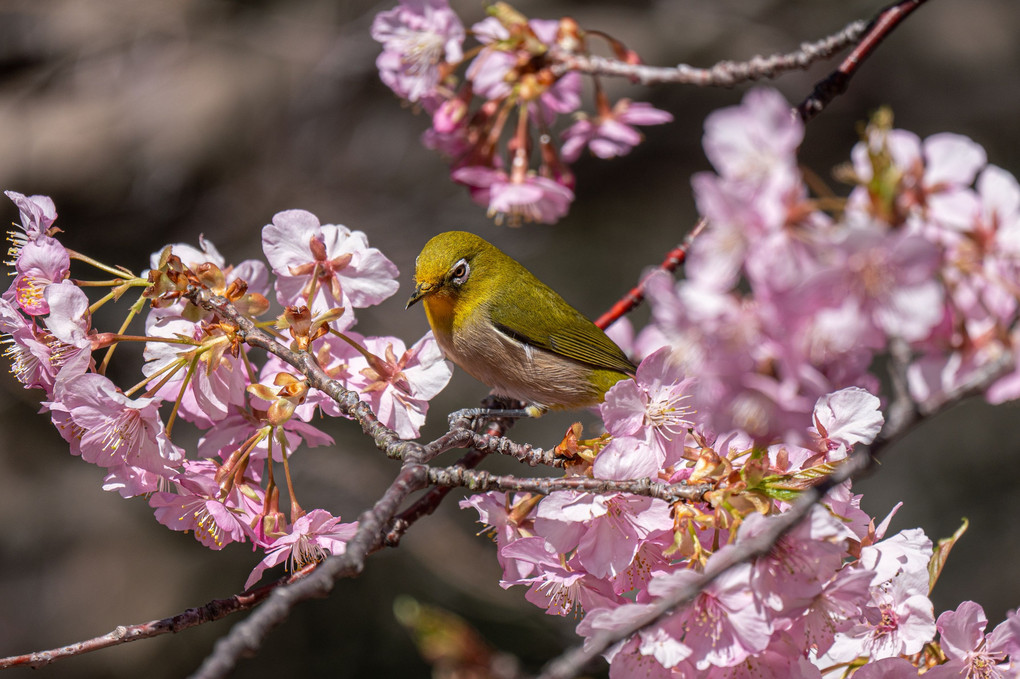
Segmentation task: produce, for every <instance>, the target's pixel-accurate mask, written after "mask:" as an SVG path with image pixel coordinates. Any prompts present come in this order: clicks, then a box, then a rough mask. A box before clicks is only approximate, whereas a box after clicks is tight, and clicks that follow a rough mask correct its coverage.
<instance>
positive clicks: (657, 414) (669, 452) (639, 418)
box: [593, 347, 694, 479]
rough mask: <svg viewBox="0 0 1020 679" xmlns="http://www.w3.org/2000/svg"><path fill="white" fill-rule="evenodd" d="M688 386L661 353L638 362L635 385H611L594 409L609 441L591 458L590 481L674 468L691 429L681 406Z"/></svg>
mask: <svg viewBox="0 0 1020 679" xmlns="http://www.w3.org/2000/svg"><path fill="white" fill-rule="evenodd" d="M692 382H693V380H691V379H690V378H687V379H685V378H684V376H683V374H682V372H681V368H680V365H679V364H678V361H677V360H676V358H675V357H674V356H673V352H672V350H671V349H670V348H669V347H664V348H663V349H660V350H659V351H656V352H655V353H654V354H652V355H651V356H649V357H648V358H646V359H645V360H644V361H642V362H641V365H640V366H638V370H637V375H636V378H635V379H633V380H620V381H619V382H617V383H616V384H615V385H613V387H612V388H611V389H610V390H609V391H608V392H606V397H605V401H604V402H603V403H602V405H601V406H600V408H599V411H600V412H601V414H602V420H603V421H604V422H605V423H606V430H607V431H608V432H609V433H610V434H612V435H613V440H612V441H610V443H609V445H608V446H606V447H605V448H604V449H603V450H602V451H601V452H600V453H599V455H598V457H596V458H595V465H594V467H593V471H594V473H595V476H596V478H601V479H637V478H642V477H645V476H655V475H656V474H657V473H658V471H659V470H660V469H662V468H663V467H665V466H666V465H668V464H672V463H673V462H675V461H676V460H677V458H678V457H679V455H680V454H682V453H683V444H684V440H685V439H686V436H687V429H688V428H690V427H693V426H694V425H693V423H692V421H691V420H690V419H689V418H690V417H691V416H692V414H693V409H692V408H691V407H690V406H689V405H687V403H688V399H689V398H690V393H689V391H690V387H691V384H692Z"/></svg>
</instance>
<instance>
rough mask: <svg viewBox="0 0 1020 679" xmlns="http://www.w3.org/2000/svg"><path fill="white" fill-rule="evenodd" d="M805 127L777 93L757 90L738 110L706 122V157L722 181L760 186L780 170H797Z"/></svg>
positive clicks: (720, 112)
mask: <svg viewBox="0 0 1020 679" xmlns="http://www.w3.org/2000/svg"><path fill="white" fill-rule="evenodd" d="M803 138H804V124H803V123H802V122H801V120H800V118H799V117H798V116H797V115H796V114H795V112H794V111H793V109H792V107H791V106H790V104H789V103H787V101H786V100H785V99H784V98H783V96H782V95H781V94H780V93H779V92H777V91H776V90H773V89H770V88H765V87H759V88H755V89H753V90H751V91H749V92H748V93H747V94H745V95H744V98H743V100H742V101H741V102H740V105H739V106H731V107H728V108H724V109H720V110H718V111H715V112H713V113H711V114H710V115H709V116H708V118H706V119H705V141H704V145H705V155H707V156H708V159H709V160H710V161H711V162H712V165H713V166H714V167H715V169H716V171H717V172H718V173H719V174H720V175H721V176H722V177H724V178H727V179H739V180H751V181H754V182H756V183H757V182H760V181H761V180H763V179H764V178H766V177H768V176H769V175H771V174H773V173H774V172H775V168H777V167H782V166H794V167H795V166H796V164H797V158H796V152H797V147H799V146H800V143H801V141H802V140H803Z"/></svg>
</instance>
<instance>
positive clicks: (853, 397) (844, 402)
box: [812, 387, 885, 460]
mask: <svg viewBox="0 0 1020 679" xmlns="http://www.w3.org/2000/svg"><path fill="white" fill-rule="evenodd" d="M879 406H880V402H879V400H878V397H877V396H874V395H872V394H870V393H869V392H867V391H866V390H864V389H860V388H859V387H848V388H846V389H841V390H840V391H837V392H833V393H831V394H826V395H825V396H822V397H821V398H819V399H818V402H817V403H815V410H814V415H813V418H814V425H813V427H812V430H813V431H812V433H813V434H815V436H817V438H818V441H819V444H820V445H821V446H822V448H823V450H824V451H825V452H826V456H827V458H828V459H829V460H841V459H843V458H844V457H846V456H847V455H848V454H849V453H850V451H852V450H853V447H854V446H855V445H857V444H858V443H864V444H868V443H871V442H872V441H874V440H875V437H876V436H878V432H879V431H881V430H882V425H883V424H884V423H885V418H884V417H883V416H882V411H881V410H880V409H879Z"/></svg>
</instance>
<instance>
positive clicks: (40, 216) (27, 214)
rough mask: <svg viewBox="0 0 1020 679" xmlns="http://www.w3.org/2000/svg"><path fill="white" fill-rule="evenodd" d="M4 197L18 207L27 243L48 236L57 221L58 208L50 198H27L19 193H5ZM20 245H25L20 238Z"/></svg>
mask: <svg viewBox="0 0 1020 679" xmlns="http://www.w3.org/2000/svg"><path fill="white" fill-rule="evenodd" d="M4 195H6V196H7V197H8V198H10V199H11V200H12V201H13V202H14V204H15V205H17V206H18V212H20V213H21V230H22V231H24V232H25V239H26V240H27V241H35V240H38V239H39V238H40V237H41V236H43V235H46V232H47V231H49V228H50V226H52V225H53V222H55V221H56V219H57V208H56V206H55V205H54V204H53V199H52V198H50V197H49V196H26V195H24V194H22V193H18V192H17V191H4ZM18 243H19V244H23V243H24V241H22V240H21V239H20V238H19V239H18Z"/></svg>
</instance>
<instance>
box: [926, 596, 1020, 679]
mask: <svg viewBox="0 0 1020 679" xmlns="http://www.w3.org/2000/svg"><path fill="white" fill-rule="evenodd" d="M1015 616H1016V614H1015V613H1012V614H1010V617H1012V618H1015ZM987 626H988V618H986V617H985V612H984V610H983V609H982V608H981V606H980V605H979V604H976V603H974V602H973V601H964V602H963V603H961V604H960V605H959V606H957V608H956V610H955V611H946V612H945V613H943V614H942V615H940V616H939V618H938V620H937V621H936V623H935V627H936V628H937V629H938V631H939V635H940V638H939V645H940V647H941V648H942V651H943V652H944V653H945V654H946V657H947V658H948V659H949V661H948V662H947V663H945V664H944V665H939V666H937V667H935V668H932V670H931V671H930V674H931V676H932V677H934V678H935V679H944V678H947V677H1006V676H1015V672H1016V668H1015V667H1014V666H1013V664H1014V663H1015V660H1014V661H1013V663H1011V662H1010V661H1011V660H1013V659H1014V658H1016V656H1018V655H1020V638H1018V636H1017V634H1018V632H1020V629H1018V626H1017V625H1015V624H1014V621H1011V620H1006V621H1005V622H1003V623H1000V624H999V625H998V626H997V627H996V628H995V629H994V630H993V631H992V632H991V633H990V634H985V628H986V627H987ZM1017 659H1020V658H1017ZM1010 670H1012V672H1011V671H1010ZM925 676H928V674H925Z"/></svg>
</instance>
